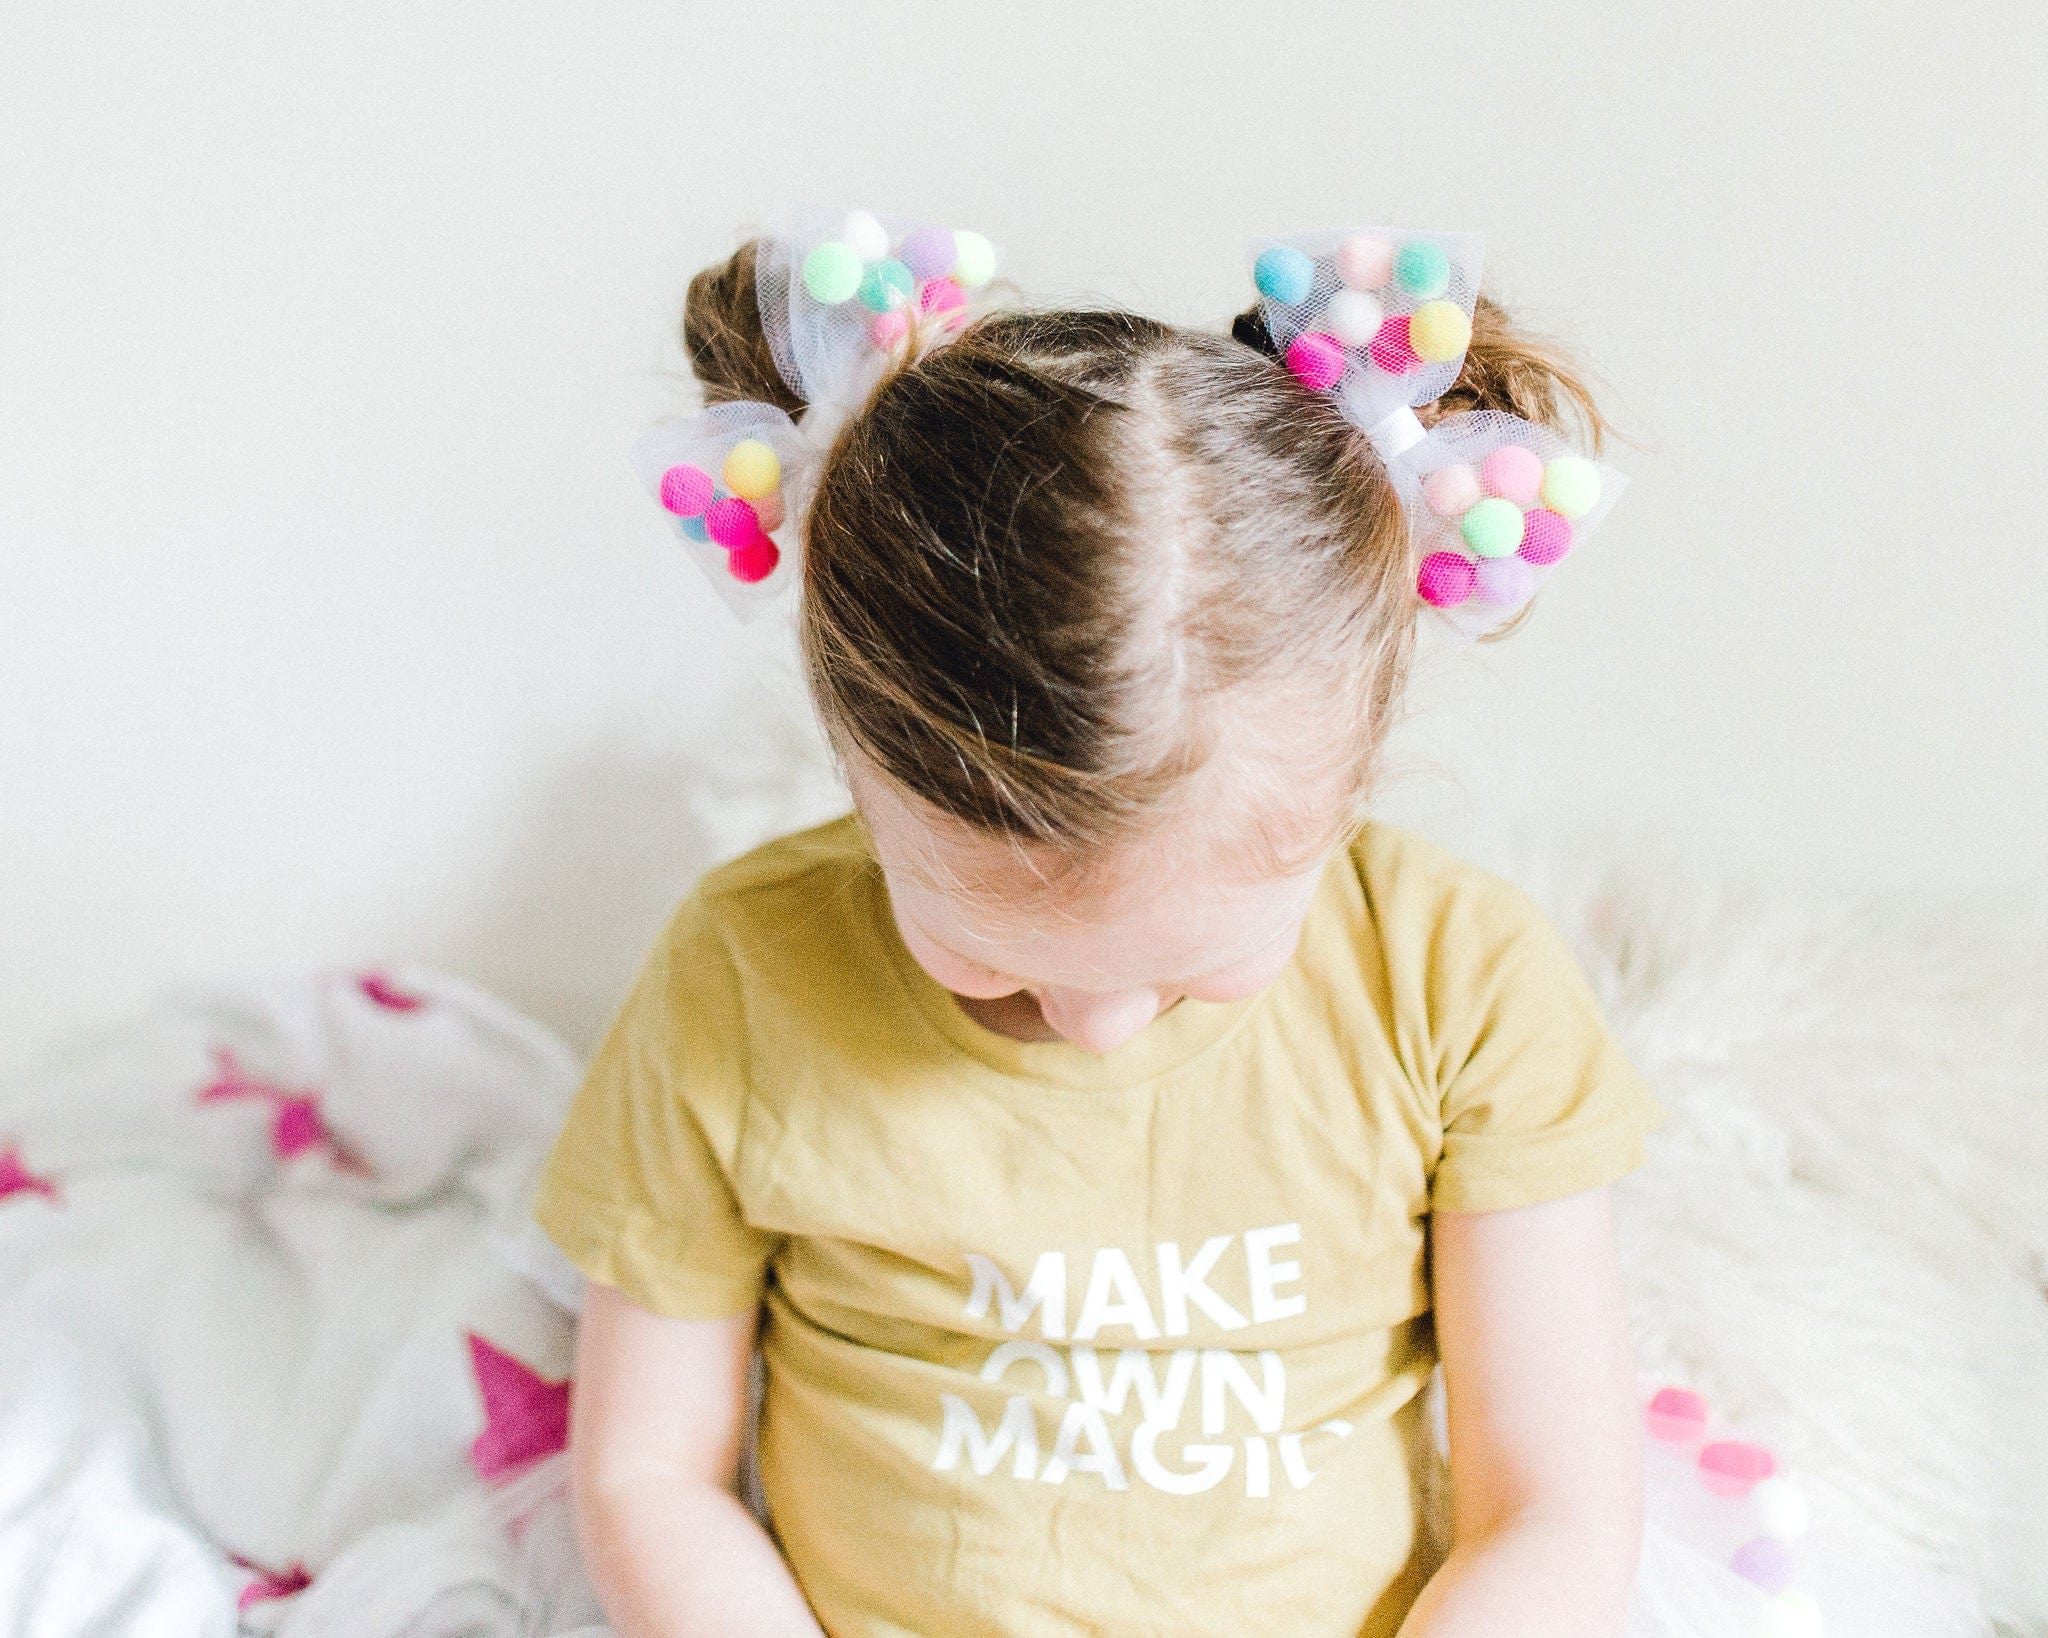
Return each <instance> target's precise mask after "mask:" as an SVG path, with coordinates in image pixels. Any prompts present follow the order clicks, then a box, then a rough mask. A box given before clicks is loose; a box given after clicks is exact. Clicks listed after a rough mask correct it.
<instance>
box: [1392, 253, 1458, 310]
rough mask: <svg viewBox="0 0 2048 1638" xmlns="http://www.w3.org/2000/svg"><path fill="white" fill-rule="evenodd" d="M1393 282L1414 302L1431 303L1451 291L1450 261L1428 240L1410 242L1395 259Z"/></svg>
mask: <svg viewBox="0 0 2048 1638" xmlns="http://www.w3.org/2000/svg"><path fill="white" fill-rule="evenodd" d="M1394 282H1395V283H1396V284H1398V285H1399V286H1400V287H1401V288H1402V289H1403V290H1405V291H1407V292H1408V294H1409V295H1411V296H1413V297H1414V298H1415V299H1416V300H1417V301H1434V300H1435V299H1436V298H1437V297H1438V296H1441V295H1442V294H1443V293H1444V292H1445V291H1446V290H1448V289H1450V287H1451V259H1450V257H1448V256H1446V255H1445V254H1444V248H1443V246H1442V245H1440V244H1437V243H1436V242H1434V241H1433V240H1430V239H1411V240H1409V242H1408V243H1407V244H1405V245H1403V246H1402V247H1401V249H1400V251H1399V252H1398V253H1397V254H1396V255H1395V257H1394Z"/></svg>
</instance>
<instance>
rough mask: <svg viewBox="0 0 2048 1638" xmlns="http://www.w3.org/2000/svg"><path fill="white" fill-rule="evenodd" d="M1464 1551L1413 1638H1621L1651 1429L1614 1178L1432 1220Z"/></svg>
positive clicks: (1427, 1599) (1433, 1591) (1456, 1525)
mask: <svg viewBox="0 0 2048 1638" xmlns="http://www.w3.org/2000/svg"><path fill="white" fill-rule="evenodd" d="M1430 1232H1431V1259H1432V1281H1433V1284H1434V1287H1435V1305H1436V1326H1437V1345H1438V1349H1439V1351H1440V1353H1441V1355H1442V1358H1443V1365H1444V1381H1445V1385H1446V1387H1447V1388H1448V1390H1449V1397H1450V1423H1451V1491H1452V1505H1451V1518H1452V1548H1451V1555H1450V1557H1449V1559H1448V1560H1447V1561H1446V1562H1445V1564H1444V1566H1443V1568H1442V1569H1441V1570H1439V1571H1438V1572H1437V1575H1436V1577H1435V1578H1434V1579H1433V1580H1432V1581H1431V1582H1430V1584H1429V1585H1428V1587H1426V1588H1425V1589H1424V1590H1423V1594H1422V1597H1421V1598H1420V1599H1418V1600H1417V1601H1416V1604H1415V1607H1414V1609H1413V1610H1412V1611H1411V1612H1410V1614H1409V1616H1408V1619H1407V1621H1406V1622H1405V1623H1404V1624H1403V1626H1402V1628H1401V1638H1499V1635H1500V1634H1502V1633H1508V1632H1512V1633H1514V1634H1516V1635H1517V1638H1614V1635H1615V1634H1618V1633H1619V1632H1620V1631H1621V1629H1622V1625H1623V1620H1624V1612H1625V1611H1626V1608H1627V1604H1628V1594H1629V1587H1630V1584H1631V1582H1632V1580H1633V1578H1634V1575H1635V1565H1636V1556H1637V1553H1638V1550H1639V1548H1640V1544H1641V1539H1642V1432H1641V1418H1640V1412H1639V1409H1638V1406H1637V1400H1636V1383H1635V1366H1634V1363H1633V1359H1632V1356H1631V1353H1630V1350H1629V1340H1628V1321H1627V1314H1626V1311H1625V1308H1624V1302H1623V1294H1622V1281H1621V1264H1620V1258H1619V1256H1618V1254H1617V1252H1616V1248H1615V1236H1614V1222H1613V1212H1612V1208H1611V1205H1610V1202H1609V1199H1608V1194H1607V1191H1606V1190H1605V1189H1595V1190H1592V1191H1590V1192H1588V1193H1585V1194H1579V1195H1573V1196H1571V1197H1569V1198H1567V1199H1563V1200H1556V1201H1552V1202H1549V1203H1548V1204H1545V1205H1540V1206H1527V1207H1523V1208H1521V1209H1520V1210H1516V1211H1499V1212H1474V1213H1440V1214H1438V1215H1437V1216H1436V1217H1434V1218H1433V1219H1432V1227H1431V1231H1430Z"/></svg>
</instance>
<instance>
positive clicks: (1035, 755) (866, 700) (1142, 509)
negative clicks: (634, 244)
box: [683, 245, 1599, 1051]
mask: <svg viewBox="0 0 2048 1638" xmlns="http://www.w3.org/2000/svg"><path fill="white" fill-rule="evenodd" d="M755 254H756V247H755V246H753V245H749V246H747V247H745V248H743V249H742V250H741V251H740V252H739V253H738V254H737V255H736V256H734V257H733V258H732V259H731V260H730V261H729V262H727V263H724V264H721V265H720V266H718V267H715V268H711V269H707V270H706V271H705V272H703V273H701V274H699V275H698V276H697V278H696V279H695V280H694V281H693V282H692V284H691V287H690V294H689V300H688V304H687V306H686V309H685V313H684V327H683V328H684V340H685V343H686V346H687V348H688V352H689V355H690V360H691V364H692V367H693V368H694V369H695V371H696V373H697V375H698V377H699V378H700V380H701V381H702V382H703V384H704V387H705V392H706V397H707V398H708V399H710V400H712V401H714V402H716V401H723V400H728V399H742V398H749V399H760V400H764V401H766V402H770V403H775V404H778V405H780V406H781V407H783V408H785V409H788V410H790V411H791V412H792V413H796V412H800V411H801V409H802V408H803V406H802V403H801V401H800V400H799V399H798V398H797V397H796V395H795V394H794V393H792V391H791V389H790V388H789V386H788V385H787V383H786V382H784V381H783V379H782V377H781V376H780V374H779V373H778V371H777V369H776V367H775V362H774V358H773V354H772V352H771V350H770V348H769V346H768V344H767V341H766V340H765V338H764V336H763V333H762V329H761V321H760V313H759V309H758V307H757V305H756V297H755V279H754V260H755ZM1475 319H1476V322H1475V326H1474V334H1473V340H1472V345H1471V348H1470V350H1469V351H1468V353H1467V355H1466V362H1465V365H1464V369H1463V373H1462V374H1461V375H1460V377H1459V380H1458V382H1457V384H1456V386H1454V387H1453V388H1452V390H1451V391H1450V392H1449V393H1448V394H1446V395H1445V396H1444V398H1442V399H1440V400H1439V401H1438V404H1437V406H1436V410H1437V412H1438V413H1442V412H1445V411H1449V410H1457V409H1503V410H1508V411H1511V412H1513V413H1515V414H1517V415H1520V416H1522V417H1524V418H1525V419H1529V420H1533V421H1538V422H1546V423H1551V424H1555V423H1557V422H1558V421H1559V419H1560V417H1561V416H1562V415H1563V414H1564V413H1566V412H1567V411H1572V412H1576V413H1577V414H1579V415H1580V416H1581V417H1582V418H1583V419H1585V420H1586V421H1587V422H1589V423H1590V425H1591V427H1592V429H1593V430H1594V431H1595V433H1596V434H1597V432H1598V430H1599V423H1598V419H1597V415H1596V414H1595V412H1594V410H1593V406H1592V403H1591V400H1590V398H1589V396H1588V394H1587V392H1586V390H1585V388H1584V387H1583V386H1582V385H1581V384H1580V382H1579V381H1578V379H1577V378H1576V377H1575V376H1574V375H1573V374H1572V373H1571V372H1570V371H1569V369H1568V368H1566V367H1565V366H1564V365H1563V364H1562V363H1561V362H1560V361H1559V360H1558V359H1557V358H1556V357H1555V356H1554V355H1553V354H1551V353H1550V352H1549V351H1547V350H1546V349H1542V348H1539V347H1537V346H1535V345H1533V344H1531V343H1530V342H1528V341H1526V340H1524V339H1522V338H1520V337H1518V336H1516V335H1515V334H1514V333H1513V331H1512V330H1511V329H1510V327H1509V326H1508V324H1507V322H1506V320H1505V318H1504V317H1503V315H1502V314H1501V312H1500V310H1499V309H1498V308H1497V307H1495V306H1494V305H1493V304H1492V303H1491V302H1489V301H1487V300H1485V299H1484V298H1482V299H1481V301H1480V303H1479V309H1478V312H1477V314H1476V316H1475ZM800 618H801V627H802V640H803V652H804V660H805V665H806V669H807V671H808V674H809V680H810V685H811V690H812V694H813V696H814V698H815V700H816V702H817V706H818V710H819V713H820V715H821V717H822V719H823V722H824V725H825V728H826V731H827V732H828V734H829V735H830V737H831V739H832V740H833V743H834V745H835V747H836V748H837V750H838V751H839V753H840V755H841V756H842V758H843V759H844V762H845V764H846V767H847V770H848V776H849V780H850V783H851V785H852V788H853V793H854V797H855V800H856V802H857V804H858V805H859V807H860V809H861V811H862V814H863V816H864V818H865V820H866V821H867V823H868V826H869V828H870V830H871V831H872V833H873V835H874V838H875V842H876V847H877V850H878V853H879V855H880V858H881V862H882V866H883V869H884V871H885V873H886V875H887V878H888V884H889V890H890V899H891V902H892V904H893V905H894V907H895V912H896V916H897V920H898V922H899V924H900V926H901V928H902V931H903V934H904V938H905V941H906V943H907V944H908V945H909V947H910V949H911V951H912V953H913V954H915V955H916V956H917V957H918V959H919V961H920V962H921V963H922V964H923V965H924V966H925V967H926V968H927V969H928V970H929V971H930V972H931V974H932V976H933V977H934V978H936V979H937V980H938V981H939V982H940V983H942V984H944V985H945V986H946V987H947V988H949V989H951V990H954V991H955V992H957V993H959V994H962V995H968V996H981V997H995V996H1002V995H1009V994H1012V993H1014V992H1016V991H1019V990H1027V991H1029V992H1031V993H1032V995H1033V996H1034V997H1035V998H1036V999H1037V1001H1038V1003H1039V1007H1040V1010H1041V1012H1042V1013H1043V1014H1044V1016H1045V1019H1046V1021H1047V1022H1048V1023H1049V1024H1050V1025H1051V1026H1052V1027H1053V1028H1054V1029H1055V1030H1057V1031H1058V1032H1059V1033H1060V1034H1062V1035H1065V1036H1067V1037H1068V1038H1070V1039H1072V1040H1074V1041H1076V1042H1078V1043H1080V1044H1081V1045H1084V1046H1087V1047H1090V1048H1092V1049H1094V1050H1098V1051H1102V1050H1107V1049H1108V1048H1109V1047H1111V1046H1114V1045H1116V1044H1117V1043H1118V1042H1119V1041H1121V1040H1123V1039H1126V1038H1128V1037H1129V1036H1131V1035H1133V1034H1135V1033H1136V1032H1137V1031H1138V1030H1140V1029H1142V1028H1143V1027H1144V1026H1145V1024H1147V1023H1149V1022H1150V1021H1151V1019H1152V1017H1153V1016H1155V1015H1156V1013H1157V1012H1159V1011H1161V1010H1163V1008H1164V1007H1166V1006H1170V1005H1171V1004H1172V1003H1173V1001H1174V1000H1176V999H1178V998H1180V997H1181V996H1183V995H1186V996H1194V997H1196V998H1198V999H1213V1000H1221V999H1226V998H1230V997H1234V996H1238V995H1243V994H1248V993H1251V992H1252V991H1254V990H1257V989H1259V988H1261V987H1263V986H1264V985H1265V984H1266V983H1269V982H1270V981H1271V980H1272V979H1273V978H1274V977H1275V976H1276V975H1277V974H1278V972H1279V970H1280V968H1281V967H1282V966H1283V965H1284V964H1285V962H1286V960H1287V957H1288V955H1289V954H1290V953H1291V951H1292V949H1293V946H1294V942H1295V938H1296V936H1297V934H1298V932H1299V929H1300V925H1301V921H1302V917H1303V915H1304V914H1305V913H1306V909H1307V904H1308V899H1309V894H1310V891H1311V889H1312V888H1313V885H1314V882H1315V880H1316V878H1317V877H1318V875H1319V874H1320V867H1321V865H1322V863H1323V861H1324V860H1325V859H1326V858H1327V857H1328V856H1329V854H1330V852H1331V850H1332V849H1333V848H1334V847H1335V846H1337V845H1338V844H1339V843H1341V842H1342V841H1343V840H1344V839H1345V838H1346V837H1347V836H1348V835H1349V833H1350V832H1351V831H1352V830H1353V828H1354V827H1355V826H1356V824H1357V823H1358V821H1359V819H1360V817H1361V813H1362V807H1363V804H1364V801H1365V798H1366V795H1367V793H1368V791H1369V790H1370V788H1371V784H1372V776H1373V771H1374V764H1375V759H1376V756H1377V753H1378V751H1379V749H1380V746H1381V744H1382V743H1383V741H1384V739H1385V737H1386V734H1387V731H1388V728H1389V726H1390V725H1391V723H1392V721H1393V718H1394V714H1395V711H1396V709H1397V705H1398V702H1399V699H1400V696H1401V689H1402V683H1403V680H1404V677H1405V674H1406V670H1407V665H1408V658H1409V653H1410V649H1411V646H1412V641H1413V633H1414V619H1415V595H1414V565H1413V563H1412V562H1411V554H1410V548H1409V532H1408V526H1407V523H1406V521H1405V520H1404V518H1403V515H1402V510H1401V506H1400V503H1399V501H1398V499H1397V498H1396V495H1395V493H1394V490H1393V488H1392V486H1391V484H1390V482H1389V479H1388V477H1387V474H1386V471H1385V468H1384V466H1383V465H1382V463H1381V462H1380V459H1379V457H1378V456H1377V455H1376V454H1375V453H1374V451H1373V449H1372V446H1371V445H1370V443H1369V442H1368V441H1367V440H1366V439H1365V437H1364V436H1363V435H1362V434H1361V433H1360V432H1359V431H1358V430H1357V429H1356V428H1355V427H1353V426H1352V425H1351V423H1350V422H1348V421H1346V420H1345V419H1344V418H1343V416H1342V415H1341V414H1340V413H1339V412H1338V409H1337V408H1336V406H1335V405H1334V404H1333V403H1332V402H1331V401H1330V400H1329V399H1327V398H1324V397H1320V396H1317V395H1315V394H1312V393H1310V392H1309V391H1307V390H1306V389H1304V388H1303V387H1302V386H1301V385H1300V384H1299V383H1298V382H1297V381H1296V380H1295V379H1294V377H1293V376H1292V375H1290V374H1289V373H1288V372H1287V371H1286V370H1285V369H1283V368H1281V367H1280V365H1279V364H1278V363H1277V362H1276V361H1275V360H1274V358H1273V357H1272V356H1271V353H1270V348H1269V344H1268V343H1267V342H1266V338H1265V333H1264V330H1263V327H1262V326H1260V325H1259V324H1258V321H1257V319H1256V317H1255V316H1254V315H1247V316H1246V317H1245V318H1243V319H1241V320H1240V321H1239V322H1238V325H1237V326H1236V329H1235V331H1234V337H1224V336H1218V335H1212V334H1208V333H1204V332H1201V331H1195V330H1185V329H1180V328H1177V327H1175V326H1172V325H1168V324H1162V323H1160V322H1158V321H1156V320H1152V319H1147V318H1142V317H1139V316H1137V315H1135V314H1131V313H1124V312H1115V311H1079V312H1007V313H998V314H995V315H992V316H989V317H984V318H982V319H980V320H978V321H977V322H975V323H973V324H971V325H969V326H968V327H967V329H966V330H965V331H964V332H962V333H961V334H960V335H959V336H958V337H957V338H955V339H953V340H951V341H950V342H949V343H948V344H947V345H945V346H943V347H938V348H935V349H931V350H927V351H924V352H922V353H921V354H910V355H906V359H905V362H904V363H903V364H902V365H901V366H900V367H898V368H897V369H895V370H894V371H893V372H891V373H889V374H887V375H886V376H885V377H884V378H883V379H882V381H881V382H880V383H879V385H878V386H877V387H876V388H875V390H874V392H873V393H872V394H871V395H870V396H869V398H868V399H867V401H866V403H865V404H864V405H863V406H862V407H861V408H860V409H859V410H858V411H857V412H855V413H854V414H853V415H852V416H851V417H850V418H849V419H848V420H847V421H846V423H845V424H844V426H843V427H842V428H841V429H840V431H839V432H838V435H837V437H836V439H835V440H834V442H833V445H832V448H831V450H830V453H829V454H828V455H827V457H826V458H825V460H824V463H823V467H822V470H821V472H820V474H819V477H818V480H817V487H816V490H815V493H814V497H813V499H812V502H811V506H810V510H809V513H808V516H807V518H806V521H805V526H804V569H803V593H802V612H801V616H800Z"/></svg>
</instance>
